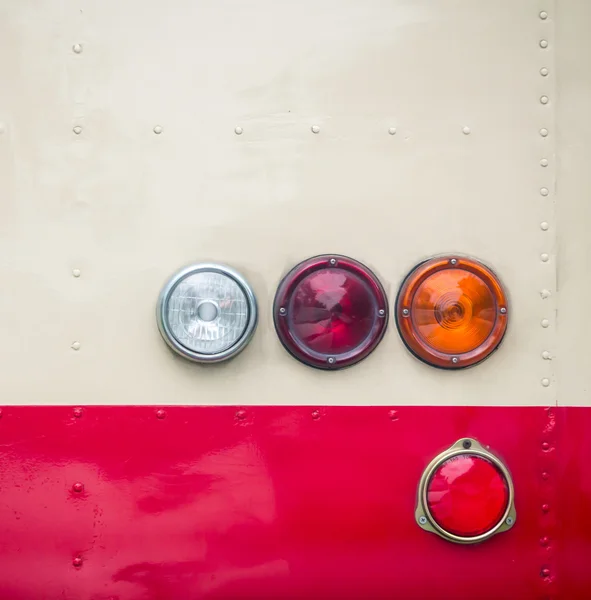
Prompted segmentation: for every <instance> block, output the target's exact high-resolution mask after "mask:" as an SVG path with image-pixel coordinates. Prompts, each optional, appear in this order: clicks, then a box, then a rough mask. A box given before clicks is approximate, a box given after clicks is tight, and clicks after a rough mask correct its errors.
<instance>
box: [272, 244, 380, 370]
mask: <svg viewBox="0 0 591 600" xmlns="http://www.w3.org/2000/svg"><path fill="white" fill-rule="evenodd" d="M273 315H274V320H275V328H276V330H277V335H278V336H279V339H280V340H281V343H282V344H283V345H284V346H285V348H286V350H287V351H288V352H289V353H290V354H291V355H292V356H294V357H295V358H297V359H298V360H300V361H301V362H303V363H305V364H307V365H310V366H312V367H317V368H319V369H340V368H342V367H347V366H349V365H353V364H355V363H357V362H359V361H360V360H362V359H363V358H365V357H366V356H367V355H368V354H369V353H370V352H371V351H372V350H374V348H375V347H376V346H377V345H378V344H379V342H380V340H381V339H382V337H383V335H384V332H385V330H386V325H387V323H388V301H387V299H386V294H385V292H384V289H383V288H382V286H381V284H380V282H379V281H378V279H377V277H376V276H375V275H374V274H373V273H372V272H371V271H370V270H369V269H368V268H367V267H365V266H364V265H362V264H361V263H359V262H357V261H355V260H353V259H351V258H347V257H344V256H335V255H330V256H328V255H326V256H317V257H315V258H311V259H309V260H306V261H304V262H302V263H300V264H299V265H297V266H296V267H295V268H294V269H292V270H291V271H290V272H289V273H288V275H287V276H286V277H285V279H284V280H283V281H282V282H281V284H280V286H279V289H278V290H277V294H276V295H275V303H274V306H273Z"/></svg>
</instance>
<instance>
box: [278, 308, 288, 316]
mask: <svg viewBox="0 0 591 600" xmlns="http://www.w3.org/2000/svg"><path fill="white" fill-rule="evenodd" d="M279 314H280V315H281V316H282V317H284V316H285V315H286V314H287V310H286V309H285V308H284V307H283V306H282V307H281V308H280V309H279Z"/></svg>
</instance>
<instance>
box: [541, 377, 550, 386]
mask: <svg viewBox="0 0 591 600" xmlns="http://www.w3.org/2000/svg"><path fill="white" fill-rule="evenodd" d="M542 385H543V386H544V387H548V386H549V385H550V380H549V379H548V378H547V377H544V379H542Z"/></svg>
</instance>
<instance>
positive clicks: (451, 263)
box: [449, 258, 458, 265]
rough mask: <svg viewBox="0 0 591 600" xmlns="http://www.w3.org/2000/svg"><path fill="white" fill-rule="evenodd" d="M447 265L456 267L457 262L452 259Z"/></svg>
mask: <svg viewBox="0 0 591 600" xmlns="http://www.w3.org/2000/svg"><path fill="white" fill-rule="evenodd" d="M449 264H450V265H457V264H458V261H457V260H456V259H455V258H452V259H451V260H450V261H449Z"/></svg>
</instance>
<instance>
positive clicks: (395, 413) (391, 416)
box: [388, 409, 398, 421]
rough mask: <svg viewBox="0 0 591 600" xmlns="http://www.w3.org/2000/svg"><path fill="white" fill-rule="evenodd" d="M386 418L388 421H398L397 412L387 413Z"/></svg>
mask: <svg viewBox="0 0 591 600" xmlns="http://www.w3.org/2000/svg"><path fill="white" fill-rule="evenodd" d="M388 416H389V417H390V421H398V411H397V410H394V409H392V410H390V411H388Z"/></svg>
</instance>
